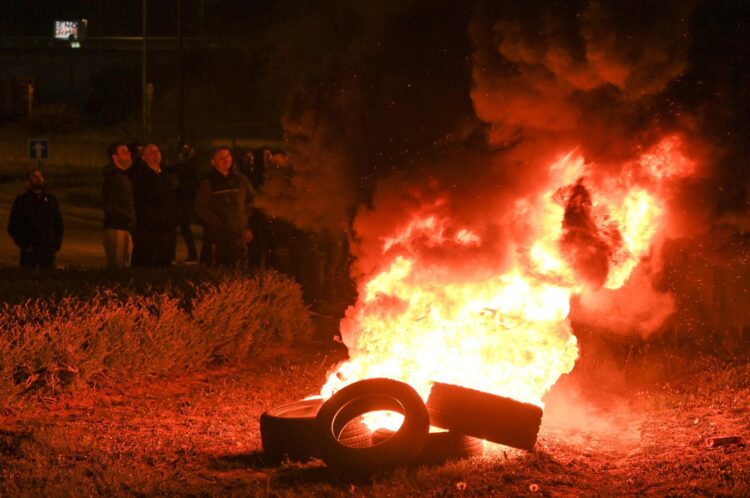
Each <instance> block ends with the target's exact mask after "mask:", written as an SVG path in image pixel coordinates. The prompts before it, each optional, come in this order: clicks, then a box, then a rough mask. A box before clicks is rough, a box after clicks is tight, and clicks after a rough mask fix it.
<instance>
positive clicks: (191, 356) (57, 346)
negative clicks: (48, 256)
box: [0, 272, 312, 404]
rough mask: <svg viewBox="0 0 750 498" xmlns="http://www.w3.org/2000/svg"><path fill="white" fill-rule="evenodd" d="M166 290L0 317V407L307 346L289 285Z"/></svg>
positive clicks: (257, 281)
mask: <svg viewBox="0 0 750 498" xmlns="http://www.w3.org/2000/svg"><path fill="white" fill-rule="evenodd" d="M190 287H191V288H192V290H193V295H192V296H190V295H188V294H184V295H182V296H175V295H170V292H169V291H161V292H155V293H151V292H148V291H146V292H144V293H143V294H130V295H126V296H124V295H122V294H121V293H118V292H116V291H113V290H110V289H106V290H99V291H98V292H96V294H95V295H93V296H92V297H89V298H86V299H83V298H80V297H70V296H68V297H64V298H62V299H60V300H57V301H52V300H28V301H26V302H22V303H18V304H5V305H4V306H3V307H2V308H0V404H1V403H8V402H10V401H11V400H12V399H25V398H26V397H27V396H29V395H34V394H44V395H54V394H55V393H58V392H61V391H67V390H70V389H74V388H75V387H77V386H79V385H81V384H84V385H95V384H98V383H101V382H107V381H108V380H120V381H122V380H128V379H135V378H143V377H147V376H153V375H168V374H174V373H181V372H186V371H194V370H200V369H203V368H206V367H209V366H211V365H213V364H215V363H217V362H220V363H234V364H241V363H242V362H243V361H245V360H247V359H249V358H250V357H252V356H253V355H256V354H257V353H258V352H260V351H264V350H266V349H268V348H272V347H277V346H283V345H290V344H292V343H293V342H295V341H304V340H307V339H309V338H310V337H311V332H312V323H311V320H310V316H309V313H308V311H307V308H306V307H305V305H304V303H303V302H302V293H301V291H300V288H299V286H298V285H297V283H296V282H294V281H293V280H291V279H290V278H288V277H285V276H282V275H280V274H278V273H272V272H269V273H263V274H259V275H256V276H253V277H250V278H248V277H243V276H242V275H239V274H232V275H228V276H226V278H225V279H224V280H222V281H220V282H218V283H214V282H203V283H198V284H192V285H191V286H190Z"/></svg>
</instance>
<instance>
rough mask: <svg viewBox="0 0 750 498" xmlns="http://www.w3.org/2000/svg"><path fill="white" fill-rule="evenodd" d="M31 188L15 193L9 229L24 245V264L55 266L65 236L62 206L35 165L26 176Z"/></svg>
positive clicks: (35, 266) (19, 244)
mask: <svg viewBox="0 0 750 498" xmlns="http://www.w3.org/2000/svg"><path fill="white" fill-rule="evenodd" d="M26 183H27V184H28V186H29V190H28V191H27V192H26V193H25V194H21V195H19V196H18V197H16V200H15V201H14V202H13V207H12V208H11V210H10V221H9V222H8V233H9V234H10V236H11V237H12V238H13V241H14V242H15V243H16V245H17V246H18V247H19V249H21V267H23V268H37V267H38V268H52V267H54V266H55V253H56V252H57V251H59V250H60V247H61V246H62V239H63V223H62V216H61V215H60V206H59V205H58V204H57V199H55V197H54V196H53V195H52V194H48V193H47V192H45V191H44V174H43V173H42V172H41V171H40V170H38V169H35V170H33V171H31V172H30V173H29V174H28V176H27V177H26Z"/></svg>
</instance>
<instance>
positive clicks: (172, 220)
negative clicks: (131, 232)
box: [133, 144, 177, 266]
mask: <svg viewBox="0 0 750 498" xmlns="http://www.w3.org/2000/svg"><path fill="white" fill-rule="evenodd" d="M141 159H142V160H143V164H140V165H137V166H136V167H135V169H134V171H133V197H134V199H135V214H136V230H135V237H134V238H133V266H169V265H170V264H171V263H172V260H173V259H174V251H175V243H176V241H177V239H176V235H177V231H176V226H177V217H176V211H177V204H176V202H175V198H174V191H173V190H172V180H171V179H170V177H169V175H168V174H167V173H166V172H165V171H164V170H163V169H162V166H161V151H160V150H159V147H157V146H156V145H154V144H148V145H146V146H145V147H144V148H143V153H142V156H141Z"/></svg>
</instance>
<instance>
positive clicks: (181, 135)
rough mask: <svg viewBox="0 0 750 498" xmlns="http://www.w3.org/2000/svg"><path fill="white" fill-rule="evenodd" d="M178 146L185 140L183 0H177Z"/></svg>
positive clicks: (180, 146)
mask: <svg viewBox="0 0 750 498" xmlns="http://www.w3.org/2000/svg"><path fill="white" fill-rule="evenodd" d="M177 37H178V38H177V146H178V147H179V148H180V149H181V148H182V146H183V145H184V141H185V118H184V110H183V108H184V104H185V91H184V88H183V82H182V79H183V76H182V40H183V31H182V0H177Z"/></svg>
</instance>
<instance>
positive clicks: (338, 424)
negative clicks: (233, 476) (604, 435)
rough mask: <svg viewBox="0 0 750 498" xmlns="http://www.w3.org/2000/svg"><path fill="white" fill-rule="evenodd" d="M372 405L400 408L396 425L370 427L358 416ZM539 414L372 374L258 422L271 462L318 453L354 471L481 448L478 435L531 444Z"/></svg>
mask: <svg viewBox="0 0 750 498" xmlns="http://www.w3.org/2000/svg"><path fill="white" fill-rule="evenodd" d="M377 411H391V412H396V413H400V414H401V415H403V417H404V421H403V423H402V424H401V426H400V427H399V428H398V430H395V431H388V430H385V429H379V430H377V431H375V432H371V431H370V430H369V429H368V428H367V426H365V425H364V424H363V423H361V417H362V415H364V414H366V413H371V412H377ZM541 415H542V410H541V408H539V407H537V406H535V405H530V404H527V403H520V402H518V401H515V400H512V399H510V398H504V397H501V396H495V395H492V394H488V393H484V392H481V391H476V390H473V389H467V388H464V387H460V386H454V385H449V384H442V383H435V384H434V386H433V389H432V392H431V394H430V397H429V398H428V401H427V403H426V404H425V403H424V402H423V401H422V398H421V397H420V396H419V394H418V393H417V392H416V391H415V390H414V389H413V388H412V387H411V386H409V385H408V384H405V383H403V382H400V381H396V380H393V379H383V378H377V379H366V380H362V381H359V382H355V383H352V384H350V385H348V386H346V387H344V388H343V389H341V390H339V391H338V392H336V393H335V394H334V395H333V396H332V397H331V398H330V399H328V400H326V401H323V400H322V399H311V400H303V401H295V402H291V403H286V404H284V405H280V406H278V407H276V408H273V409H271V410H269V411H267V412H265V413H264V414H263V415H262V416H261V420H260V425H261V439H262V441H263V450H264V453H265V455H266V460H267V461H268V462H269V463H279V462H281V461H282V460H284V459H285V458H289V459H291V460H307V459H310V458H321V459H323V461H325V463H326V464H327V465H328V466H329V467H331V468H333V469H335V470H338V471H343V472H346V473H348V474H350V475H352V474H371V473H374V472H381V471H385V470H389V469H392V468H395V467H398V466H402V465H409V464H425V463H439V462H443V461H445V460H448V459H452V458H466V457H471V456H476V455H481V454H482V452H483V449H484V443H483V441H482V439H487V440H489V441H493V442H497V443H501V444H505V445H509V446H514V447H516V448H522V449H526V450H531V449H532V448H533V446H534V443H535V442H536V434H537V433H538V431H539V425H540V423H541ZM430 426H434V427H438V428H441V429H444V431H442V432H430Z"/></svg>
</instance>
